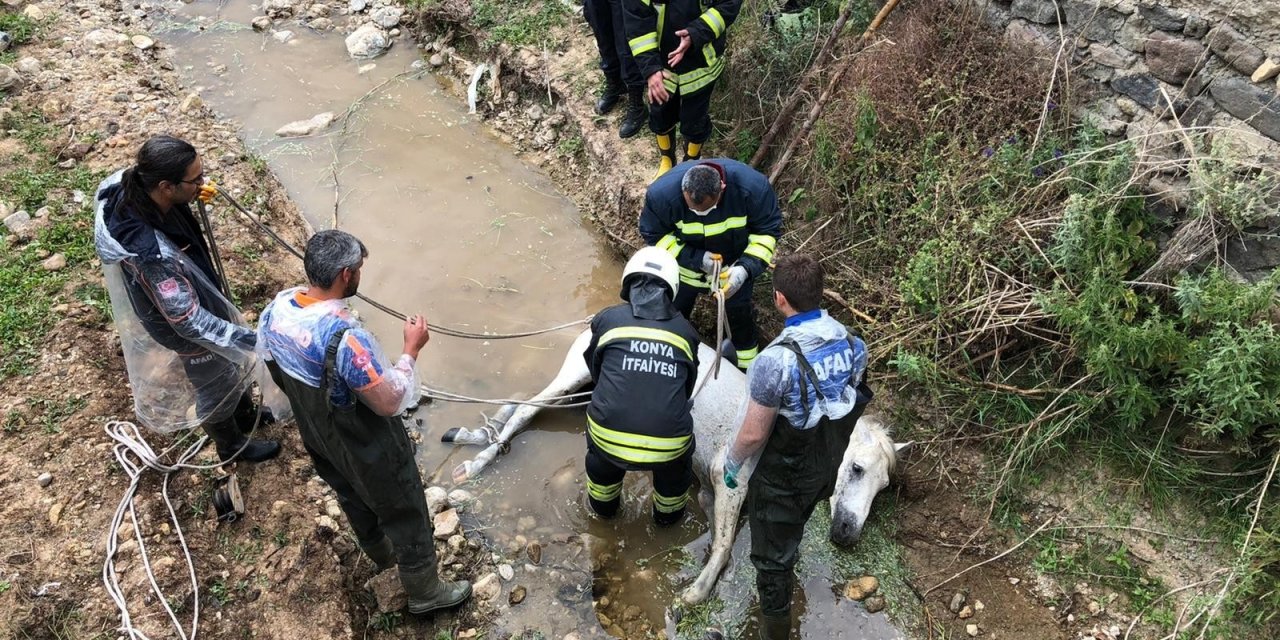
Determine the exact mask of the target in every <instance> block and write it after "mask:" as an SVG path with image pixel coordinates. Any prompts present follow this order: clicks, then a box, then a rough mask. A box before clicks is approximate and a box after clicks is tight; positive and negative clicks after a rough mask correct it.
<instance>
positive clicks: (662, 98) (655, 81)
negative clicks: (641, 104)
mask: <svg viewBox="0 0 1280 640" xmlns="http://www.w3.org/2000/svg"><path fill="white" fill-rule="evenodd" d="M666 74H667V71H666V69H663V70H662V71H657V72H654V74H653V75H651V76H649V80H648V81H647V82H648V84H649V101H650V102H652V103H654V104H664V103H666V101H667V100H670V99H671V94H669V93H667V85H666V83H664V82H663V79H664V78H666Z"/></svg>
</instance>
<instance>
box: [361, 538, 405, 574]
mask: <svg viewBox="0 0 1280 640" xmlns="http://www.w3.org/2000/svg"><path fill="white" fill-rule="evenodd" d="M360 550H361V551H364V554H365V555H366V556H369V559H370V560H372V561H373V564H374V566H376V567H377V568H378V572H379V573H381V572H383V571H386V570H387V569H390V568H391V567H394V566H396V550H395V548H393V547H392V546H391V540H390V539H388V538H387V537H386V536H383V538H382V539H381V540H379V541H378V542H377V544H374V545H370V546H368V547H366V546H364V545H363V544H362V545H360Z"/></svg>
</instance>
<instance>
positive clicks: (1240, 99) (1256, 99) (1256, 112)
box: [1209, 78, 1280, 140]
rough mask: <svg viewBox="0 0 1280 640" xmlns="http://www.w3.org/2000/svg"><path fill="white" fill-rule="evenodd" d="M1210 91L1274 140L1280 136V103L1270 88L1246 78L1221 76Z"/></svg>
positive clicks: (1221, 103) (1223, 106)
mask: <svg viewBox="0 0 1280 640" xmlns="http://www.w3.org/2000/svg"><path fill="white" fill-rule="evenodd" d="M1209 93H1210V94H1211V95H1213V99H1214V100H1216V101H1217V102H1218V106H1220V107H1222V109H1223V110H1224V111H1226V112H1227V113H1229V114H1231V115H1233V116H1235V117H1237V118H1239V119H1241V120H1244V121H1245V122H1246V123H1248V124H1249V126H1252V127H1253V128H1254V129H1257V130H1258V131H1259V132H1261V133H1262V134H1263V135H1265V136H1267V137H1268V138H1271V139H1272V140H1280V104H1276V99H1275V96H1274V94H1273V93H1272V92H1271V91H1268V90H1266V89H1262V88H1260V87H1257V86H1255V85H1253V84H1251V83H1250V82H1249V81H1248V80H1245V79H1244V78H1218V79H1216V80H1214V81H1213V84H1211V85H1209Z"/></svg>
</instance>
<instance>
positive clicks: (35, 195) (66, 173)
mask: <svg viewBox="0 0 1280 640" xmlns="http://www.w3.org/2000/svg"><path fill="white" fill-rule="evenodd" d="M0 126H3V127H4V128H6V129H8V130H9V132H10V133H9V135H10V136H13V137H16V138H17V139H19V140H21V141H22V142H23V145H24V146H25V147H26V149H27V152H26V153H25V154H20V155H17V156H14V157H9V158H3V159H0V167H3V168H2V169H0V200H4V201H5V202H8V203H11V205H12V206H13V207H14V208H15V209H25V210H27V211H28V212H29V213H31V214H34V213H35V211H36V210H38V209H40V208H41V207H45V206H48V215H47V220H44V221H40V222H39V224H41V225H43V228H41V229H40V230H39V231H38V232H37V234H36V237H35V239H34V240H33V241H31V242H29V243H26V244H18V243H17V242H16V240H15V238H14V237H13V236H12V235H6V236H4V237H3V238H0V351H3V352H4V353H5V358H4V362H3V364H0V377H8V376H13V375H26V374H29V373H31V372H32V371H34V366H35V357H36V355H37V354H38V353H39V349H40V347H41V346H42V345H43V341H44V337H45V334H46V333H47V332H48V330H49V329H50V328H51V327H52V326H53V325H54V324H56V322H57V320H58V317H57V316H56V315H55V314H54V313H53V312H52V311H51V309H52V308H53V306H54V305H56V304H59V303H61V302H64V301H66V299H65V296H64V294H63V288H64V286H65V285H66V283H67V282H69V281H72V280H74V279H76V278H78V277H79V269H80V268H82V267H83V266H84V265H86V264H87V263H88V262H89V261H90V260H92V259H93V258H94V255H95V253H94V248H93V214H92V211H91V210H90V209H89V207H88V205H87V204H86V205H83V206H79V207H77V206H75V205H72V204H70V198H69V196H70V193H71V192H72V191H73V190H79V191H82V192H85V193H92V192H93V191H94V189H95V188H96V186H97V183H98V182H99V181H100V180H101V178H102V175H101V174H99V173H96V172H93V171H89V170H88V169H85V168H83V167H76V168H74V169H69V170H64V169H59V168H58V167H56V166H55V157H54V154H53V152H51V150H50V144H51V142H52V139H53V137H54V136H55V134H56V131H55V128H54V127H53V126H52V125H50V124H48V123H47V122H45V121H44V120H43V118H41V117H40V116H38V115H36V114H34V113H30V112H21V111H14V112H11V113H10V114H9V115H8V116H7V118H6V119H5V121H4V122H3V123H0ZM54 253H61V254H63V255H64V256H66V259H67V266H66V267H64V268H62V269H61V270H59V271H46V270H44V269H43V268H42V267H41V264H40V263H41V262H42V261H43V259H44V258H43V257H42V256H45V255H49V254H54ZM85 292H86V293H88V294H90V297H91V298H92V299H93V300H94V302H95V304H94V305H93V306H95V307H96V308H98V309H100V310H101V309H105V308H106V306H107V303H106V298H105V295H103V296H100V297H94V296H93V295H92V294H93V293H94V291H93V290H91V289H89V290H85Z"/></svg>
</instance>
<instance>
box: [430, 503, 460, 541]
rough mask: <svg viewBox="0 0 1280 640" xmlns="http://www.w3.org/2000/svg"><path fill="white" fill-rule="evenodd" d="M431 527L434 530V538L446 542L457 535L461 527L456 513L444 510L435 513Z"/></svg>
mask: <svg viewBox="0 0 1280 640" xmlns="http://www.w3.org/2000/svg"><path fill="white" fill-rule="evenodd" d="M431 525H432V528H433V529H434V530H435V537H436V538H439V539H440V540H448V539H449V538H450V537H451V536H453V534H455V533H458V530H459V528H460V526H461V525H460V523H459V521H458V512H457V511H455V510H453V509H445V510H444V511H441V512H440V513H437V514H436V516H435V518H433V519H432V521H431Z"/></svg>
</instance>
